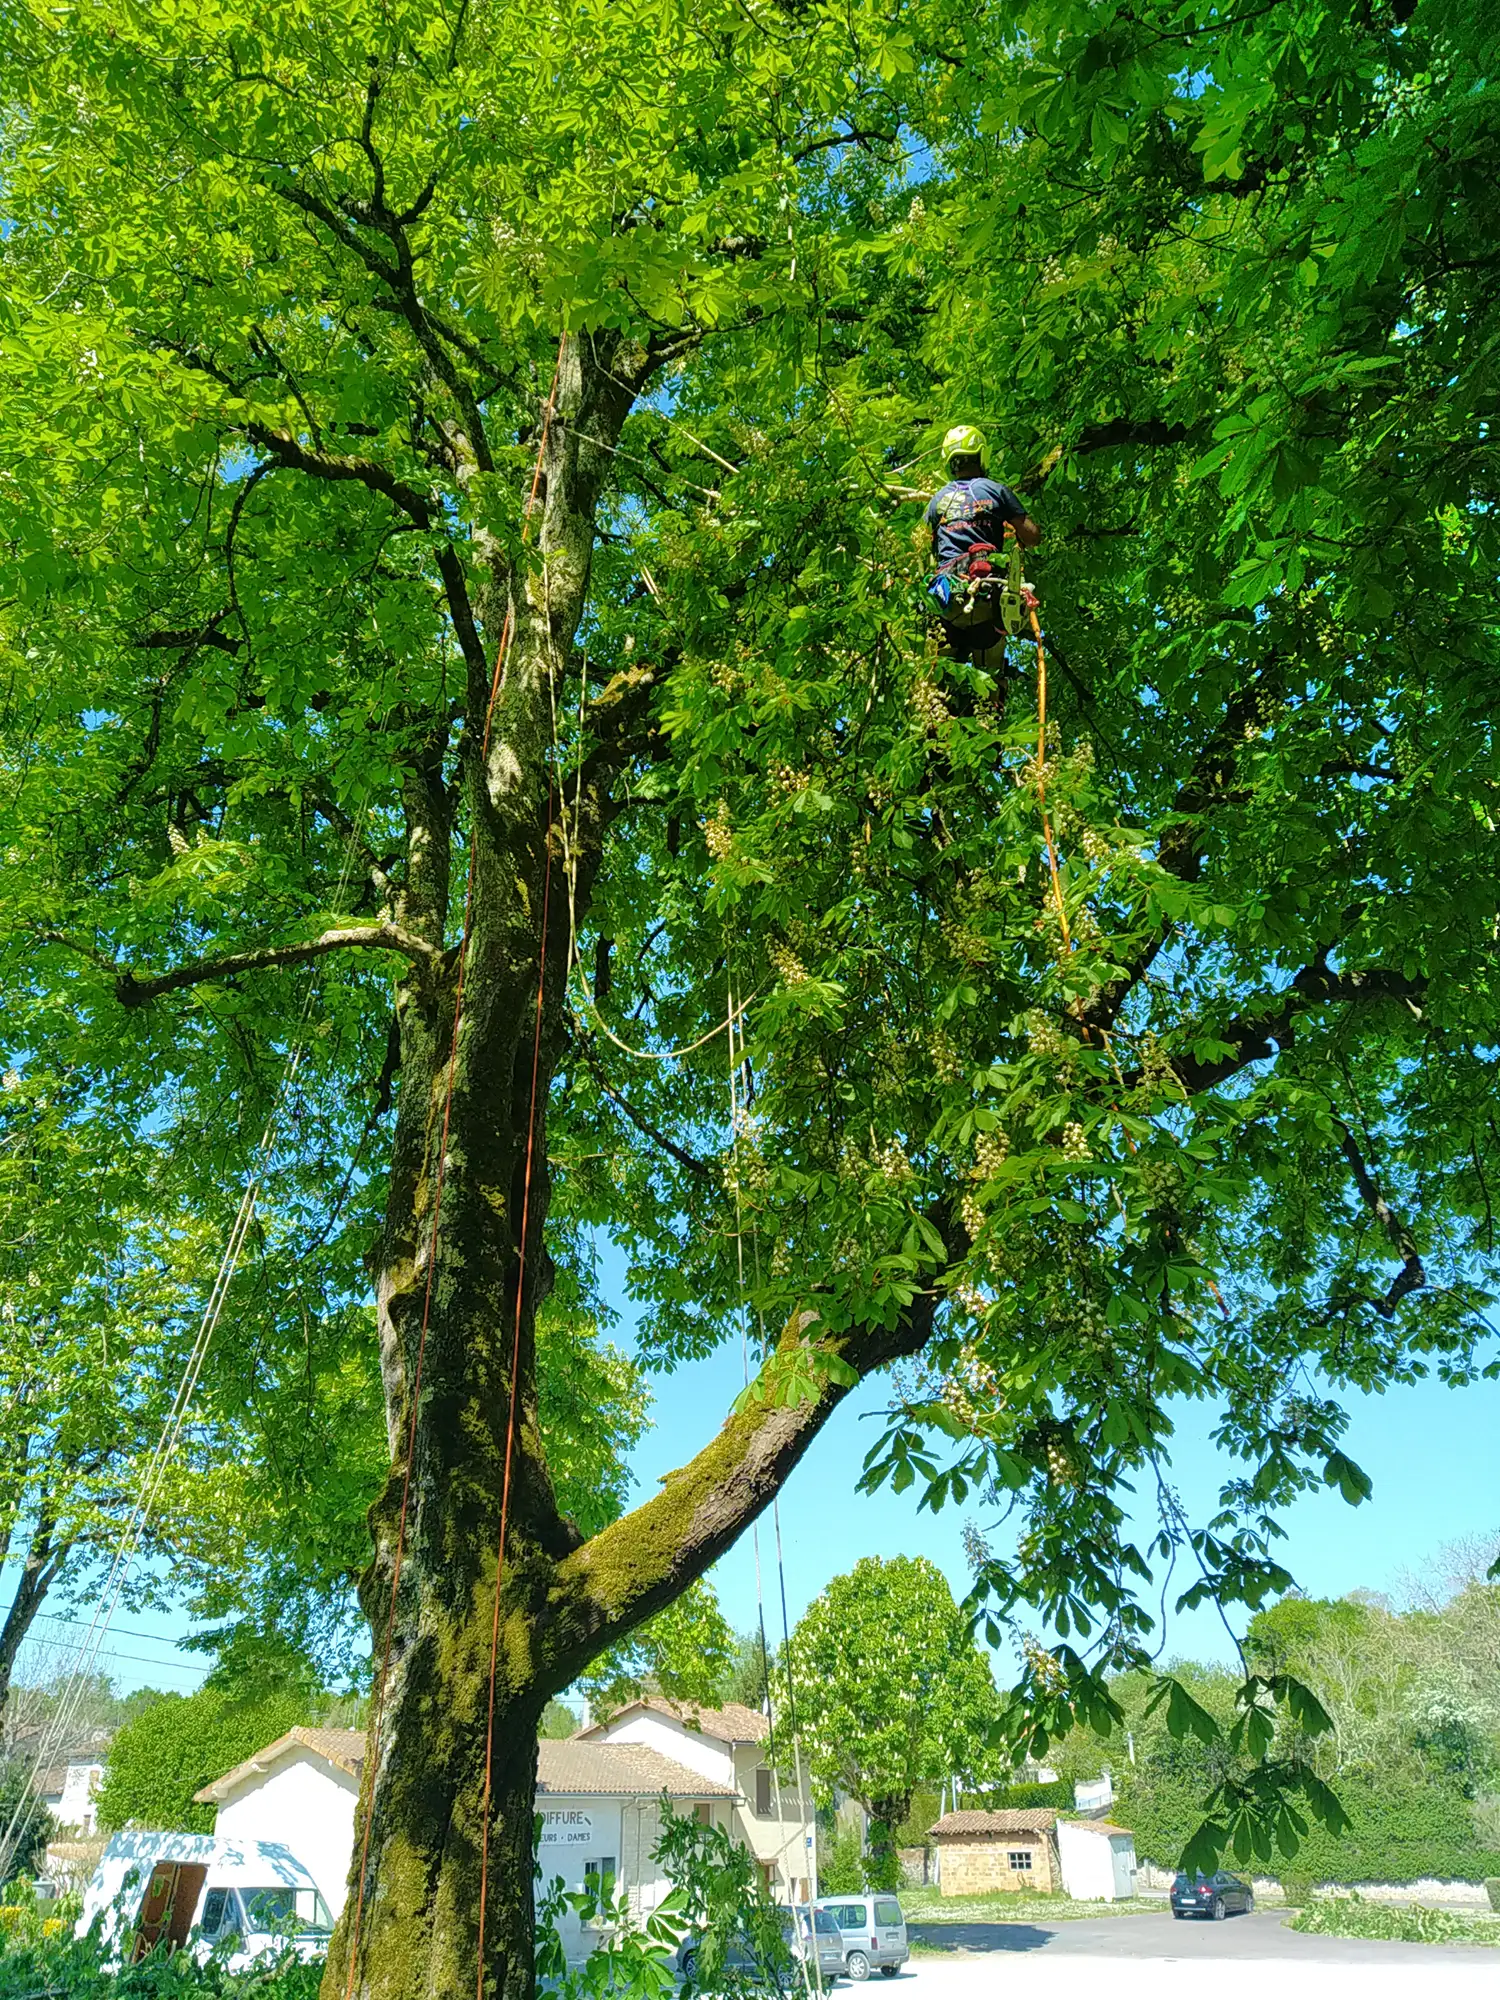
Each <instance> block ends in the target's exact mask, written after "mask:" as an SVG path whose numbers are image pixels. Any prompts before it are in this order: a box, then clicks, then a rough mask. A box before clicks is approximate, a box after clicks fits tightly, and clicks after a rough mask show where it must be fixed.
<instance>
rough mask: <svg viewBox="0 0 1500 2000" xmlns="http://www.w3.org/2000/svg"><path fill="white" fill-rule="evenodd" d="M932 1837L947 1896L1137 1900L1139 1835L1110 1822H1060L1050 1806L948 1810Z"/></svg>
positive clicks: (941, 1886) (942, 1889) (941, 1888)
mask: <svg viewBox="0 0 1500 2000" xmlns="http://www.w3.org/2000/svg"><path fill="white" fill-rule="evenodd" d="M931 1839H932V1842H933V1845H934V1847H935V1848H936V1849H937V1879H938V1889H939V1891H940V1893H941V1894H942V1895H944V1896H987V1895H990V1894H992V1893H993V1892H994V1891H995V1890H997V1889H1011V1890H1018V1891H1019V1890H1023V1889H1032V1890H1037V1891H1040V1892H1041V1893H1042V1894H1044V1895H1047V1894H1050V1893H1052V1892H1053V1891H1055V1890H1058V1889H1060V1890H1062V1891H1063V1893H1064V1894H1065V1895H1068V1896H1075V1897H1077V1898H1078V1899H1079V1900H1080V1901H1089V1902H1100V1903H1114V1902H1118V1901H1120V1900H1121V1899H1122V1898H1124V1897H1127V1896H1133V1895H1134V1894H1135V1836H1134V1835H1133V1834H1132V1833H1131V1832H1130V1831H1129V1830H1128V1829H1127V1828H1126V1827H1123V1826H1113V1825H1111V1824H1110V1822H1109V1821H1108V1820H1098V1819H1063V1818H1061V1817H1060V1816H1059V1815H1058V1814H1057V1813H1056V1812H1054V1811H1053V1810H1052V1809H1051V1808H1050V1807H1047V1806H1015V1807H1008V1808H1002V1809H1000V1810H999V1811H996V1812H977V1811H976V1812H951V1813H944V1815H943V1817H942V1818H941V1819H940V1820H939V1821H938V1822H937V1824H936V1825H935V1826H934V1827H933V1828H932V1830H931Z"/></svg>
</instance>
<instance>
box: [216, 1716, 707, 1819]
mask: <svg viewBox="0 0 1500 2000" xmlns="http://www.w3.org/2000/svg"><path fill="white" fill-rule="evenodd" d="M297 1749H303V1750H310V1751H311V1752H312V1754H313V1755H314V1756H315V1757H321V1758H322V1759H323V1761H324V1762H325V1763H327V1764H332V1765H333V1766H334V1767H335V1769H336V1770H340V1771H345V1772H347V1773H348V1775H349V1776H350V1777H351V1778H358V1777H359V1775H360V1772H361V1771H362V1770H363V1768H364V1761H365V1735H364V1731H363V1730H362V1729H289V1730H288V1731H287V1733H286V1735H285V1736H278V1737H277V1739H276V1741H275V1742H274V1743H268V1744H267V1745H266V1747H265V1749H264V1750H257V1751H256V1753H255V1755H254V1756H253V1757H247V1758H246V1759H245V1761H244V1763H243V1764H236V1765H235V1767H234V1769H233V1770H232V1771H226V1772H225V1773H224V1775H223V1777H222V1778H216V1779H215V1780H214V1782H213V1783H212V1784H211V1785H205V1786H204V1788H203V1790H202V1791H201V1792H199V1793H197V1794H196V1797H197V1799H198V1802H199V1803H200V1804H202V1805H220V1804H222V1803H223V1801H224V1800H225V1799H227V1798H228V1797H229V1795H230V1794H231V1792H234V1791H235V1790H237V1789H238V1787H239V1786H240V1785H242V1784H243V1783H244V1782H245V1780H246V1779H247V1778H255V1777H259V1776H260V1775H261V1774H262V1773H263V1772H266V1771H269V1770H270V1769H271V1767H272V1766H273V1765H274V1764H276V1763H277V1762H278V1761H279V1760H280V1759H281V1758H282V1757H285V1756H287V1755H289V1754H290V1752H292V1751H293V1750H297ZM537 1791H538V1793H547V1792H551V1793H563V1794H566V1793H570V1792H577V1793H592V1794H593V1795H594V1796H596V1797H600V1798H634V1797H636V1796H637V1795H639V1794H641V1793H647V1794H649V1795H651V1796H652V1797H655V1796H656V1795H657V1794H658V1793H661V1792H666V1793H667V1795H668V1796H669V1797H670V1798H674V1799H730V1798H733V1797H734V1792H733V1791H732V1789H731V1788H730V1787H729V1786H728V1785H716V1784H714V1783H713V1781H712V1780H711V1779H709V1778H700V1777H699V1776H698V1774H697V1772H696V1771H689V1770H688V1769H687V1768H686V1767H685V1766H684V1765H682V1764H676V1763H674V1762H673V1761H672V1759H671V1758H670V1757H662V1756H659V1755H658V1754H657V1752H656V1751H655V1750H647V1749H645V1748H644V1747H643V1746H642V1745H641V1744H639V1743H587V1742H580V1741H579V1739H578V1738H577V1737H573V1738H571V1739H569V1740H566V1741H563V1742H558V1741H555V1740H548V1741H544V1742H542V1743H539V1744H538V1745H537Z"/></svg>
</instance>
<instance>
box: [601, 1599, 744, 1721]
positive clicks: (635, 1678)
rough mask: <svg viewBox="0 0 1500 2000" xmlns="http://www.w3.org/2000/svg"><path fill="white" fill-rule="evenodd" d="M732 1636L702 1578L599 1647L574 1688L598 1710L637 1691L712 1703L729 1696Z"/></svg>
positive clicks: (709, 1705)
mask: <svg viewBox="0 0 1500 2000" xmlns="http://www.w3.org/2000/svg"><path fill="white" fill-rule="evenodd" d="M735 1664H736V1640H735V1635H734V1633H733V1631H732V1630H731V1629H730V1626H729V1624H728V1621H727V1620H726V1619H725V1617H724V1614H723V1612H722V1611H721V1610H720V1609H719V1600H718V1596H717V1594H716V1592H715V1591H714V1588H713V1585H712V1584H711V1583H709V1582H708V1580H707V1579H706V1578H700V1579H699V1580H698V1582H697V1583H695V1584H693V1585H692V1586H691V1587H690V1588H689V1589H687V1590H685V1591H684V1592H683V1593H682V1595H681V1596H680V1597H679V1598H678V1599H677V1600H676V1601H675V1602H674V1603H672V1604H669V1605H668V1606H667V1608H666V1609H665V1610H664V1611H658V1612H657V1614H656V1616H655V1617H654V1618H648V1619H647V1621H646V1623H645V1624H644V1625H640V1626H637V1628H636V1629H635V1631H634V1632H632V1633H631V1635H630V1637H629V1638H628V1639H626V1640H624V1641H622V1642H621V1643H620V1644H619V1645H616V1646H611V1647H610V1648H609V1650H608V1651H607V1652H604V1653H601V1654H600V1655H599V1657H598V1658H597V1659H596V1660H594V1661H593V1662H592V1663H591V1665H590V1666H589V1668H588V1671H587V1672H586V1673H584V1674H582V1675H581V1676H580V1677H579V1681H578V1686H579V1689H580V1691H581V1692H582V1693H583V1694H585V1695H586V1696H587V1697H588V1700H589V1704H590V1706H591V1708H593V1709H594V1711H595V1712H596V1713H597V1714H598V1715H600V1716H604V1715H608V1714H609V1713H610V1711H611V1710H613V1709H617V1708H622V1707H624V1705H625V1704H626V1702H629V1701H634V1700H635V1699H636V1698H637V1697H638V1696H640V1695H643V1694H659V1695H665V1696H666V1698H667V1699H668V1700H669V1701H687V1702H697V1703H700V1704H701V1705H702V1706H703V1707H705V1708H714V1707H717V1705H718V1704H719V1703H720V1702H722V1701H725V1700H727V1699H728V1698H729V1681H730V1677H731V1674H732V1672H733V1670H734V1667H735Z"/></svg>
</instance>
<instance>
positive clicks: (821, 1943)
mask: <svg viewBox="0 0 1500 2000" xmlns="http://www.w3.org/2000/svg"><path fill="white" fill-rule="evenodd" d="M776 1914H777V1917H778V1918H779V1919H780V1923H781V1936H782V1942H783V1944H784V1946H785V1956H784V1957H783V1958H782V1959H781V1961H780V1962H779V1963H778V1964H776V1965H765V1966H763V1965H762V1964H761V1961H760V1959H759V1957H758V1956H757V1953H756V1949H755V1946H754V1945H753V1944H752V1943H751V1941H750V1939H749V1938H748V1937H746V1936H745V1935H744V1934H743V1933H740V1934H739V1935H737V1936H735V1937H733V1938H731V1939H730V1941H729V1944H728V1946H727V1948H726V1950H725V1953H724V1964H725V1967H726V1969H727V1970H729V1971H731V1972H764V1973H765V1974H766V1975H767V1976H768V1977H770V1978H771V1979H773V1980H774V1981H775V1982H776V1984H777V1985H779V1986H780V1987H781V1988H782V1989H783V1990H786V1989H787V1988H789V1987H791V1986H793V1985H796V1984H800V1983H801V1974H800V1972H799V1970H798V1968H799V1966H800V1965H801V1964H802V1963H803V1962H804V1961H806V1960H807V1957H808V1936H809V1932H811V1934H812V1935H813V1936H815V1937H816V1938H817V1941H818V1957H817V1973H816V1976H815V1978H816V1982H821V1984H823V1985H824V1986H831V1985H832V1984H833V1982H834V1980H835V1979H837V1978H838V1977H839V1975H840V1974H841V1973H842V1972H843V1970H844V1940H843V1934H842V1932H841V1931H840V1930H839V1927H838V1925H837V1924H836V1923H835V1922H834V1920H833V1918H832V1917H830V1916H829V1915H828V1914H827V1913H826V1911H824V1910H821V1909H819V1910H814V1911H812V1912H809V1910H808V1908H807V1905H806V1904H805V1903H803V1904H801V1905H799V1906H798V1908H797V1909H796V1911H795V1912H794V1911H792V1910H790V1909H788V1908H787V1907H786V1905H785V1904H782V1905H780V1906H779V1907H778V1909H777V1912H776ZM702 1950H703V1933H702V1932H701V1931H689V1932H688V1934H687V1936H686V1937H685V1938H684V1939H683V1940H682V1942H681V1944H679V1945H678V1947H677V1970H678V1972H679V1973H680V1974H681V1975H682V1977H683V1978H684V1979H696V1977H697V1975H698V1961H699V1958H700V1956H701V1954H702Z"/></svg>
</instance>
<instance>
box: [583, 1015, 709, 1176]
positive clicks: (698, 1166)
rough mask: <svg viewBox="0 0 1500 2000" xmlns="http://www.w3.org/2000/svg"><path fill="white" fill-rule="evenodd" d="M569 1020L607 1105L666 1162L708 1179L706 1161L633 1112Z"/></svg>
mask: <svg viewBox="0 0 1500 2000" xmlns="http://www.w3.org/2000/svg"><path fill="white" fill-rule="evenodd" d="M569 1019H570V1021H571V1024H572V1029H573V1043H574V1047H575V1048H576V1049H577V1050H578V1053H579V1055H580V1056H582V1058H583V1061H584V1066H585V1067H586V1068H587V1070H588V1072H589V1074H590V1076H592V1077H593V1079H594V1081H595V1083H597V1084H598V1086H599V1088H600V1089H601V1090H602V1091H603V1092H604V1095H605V1096H606V1097H607V1098H608V1099H609V1101H610V1103H611V1104H613V1105H616V1106H617V1107H618V1108H619V1109H620V1110H621V1111H623V1112H624V1114H625V1116H626V1117H627V1118H628V1119H629V1120H630V1122H631V1124H632V1125H633V1126H634V1127H635V1129H636V1130H637V1132H639V1133H640V1134H641V1136H642V1138H645V1139H649V1140H650V1141H651V1143H652V1145H653V1146H656V1147H658V1148H659V1149H660V1151H662V1152H663V1153H665V1154H667V1156H668V1157H669V1158H670V1159H673V1160H675V1161H676V1162H677V1164H678V1165H679V1166H680V1167H686V1168H687V1170H688V1172H689V1173H691V1174H697V1175H698V1176H699V1177H700V1178H701V1179H703V1180H709V1179H711V1178H712V1170H711V1169H710V1167H709V1165H708V1163H707V1161H705V1160H700V1159H697V1158H696V1157H695V1156H694V1155H693V1154H692V1153H689V1152H688V1151H686V1149H685V1148H684V1147H682V1146H679V1145H678V1144H677V1142H676V1140H675V1139H669V1138H668V1137H667V1135H666V1133H665V1132H662V1131H660V1130H658V1128H657V1127H656V1126H655V1125H653V1124H652V1123H651V1121H650V1119H649V1118H647V1117H646V1115H645V1113H644V1112H641V1111H637V1110H636V1108H635V1106H634V1105H633V1104H631V1103H630V1102H629V1100H628V1099H627V1098H625V1097H622V1096H621V1094H620V1092H619V1091H618V1090H616V1089H615V1086H614V1085H613V1084H612V1083H611V1082H610V1080H609V1078H608V1077H607V1076H606V1075H605V1073H604V1065H603V1064H602V1063H601V1062H600V1060H599V1055H598V1051H597V1050H596V1049H595V1047H594V1045H593V1043H592V1041H591V1040H590V1039H589V1035H588V1031H587V1030H586V1029H585V1027H584V1025H583V1023H582V1022H581V1021H580V1020H579V1018H578V1016H577V1015H576V1014H572V1015H570V1016H569Z"/></svg>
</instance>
